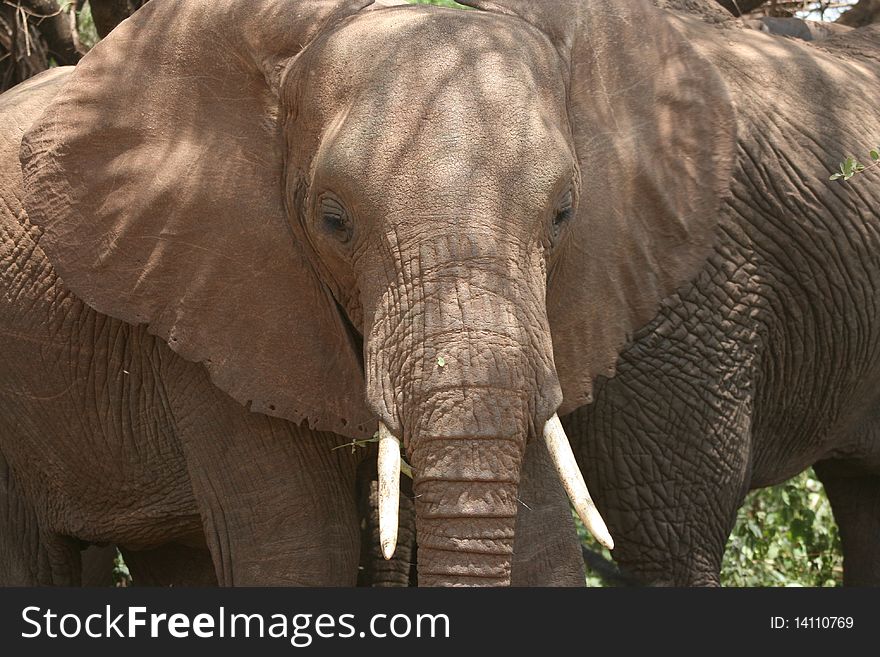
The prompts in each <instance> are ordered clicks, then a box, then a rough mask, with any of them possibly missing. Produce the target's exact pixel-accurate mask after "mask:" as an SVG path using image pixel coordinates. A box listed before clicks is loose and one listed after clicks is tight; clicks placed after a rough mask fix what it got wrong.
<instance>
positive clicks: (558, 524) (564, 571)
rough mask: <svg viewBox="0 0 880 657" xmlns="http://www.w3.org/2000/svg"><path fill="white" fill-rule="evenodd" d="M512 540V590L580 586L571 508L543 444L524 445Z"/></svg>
mask: <svg viewBox="0 0 880 657" xmlns="http://www.w3.org/2000/svg"><path fill="white" fill-rule="evenodd" d="M514 536H515V538H514V543H513V564H512V567H511V585H512V586H584V582H585V573H584V559H583V556H582V553H581V549H580V541H579V540H578V536H577V531H576V530H575V525H574V520H573V519H572V515H571V507H570V506H569V502H568V497H567V496H566V494H565V490H564V489H563V488H562V484H561V483H560V481H559V476H558V475H557V474H556V470H555V468H554V466H553V463H552V462H551V460H550V455H549V454H548V453H547V449H546V447H545V446H544V443H543V441H537V440H535V441H532V442H530V443H529V444H528V446H527V447H526V454H525V458H524V461H523V469H522V474H521V475H520V483H519V508H518V509H517V515H516V533H515V535H514Z"/></svg>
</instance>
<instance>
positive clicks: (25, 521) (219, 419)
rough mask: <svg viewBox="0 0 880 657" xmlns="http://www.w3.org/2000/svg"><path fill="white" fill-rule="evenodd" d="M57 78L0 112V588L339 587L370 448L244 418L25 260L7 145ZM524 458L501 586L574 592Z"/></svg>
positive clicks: (537, 470) (349, 558)
mask: <svg viewBox="0 0 880 657" xmlns="http://www.w3.org/2000/svg"><path fill="white" fill-rule="evenodd" d="M69 74H70V70H69V69H54V70H52V71H49V72H47V73H44V74H42V75H40V76H38V77H36V78H34V79H33V80H31V81H29V82H27V83H25V84H23V85H20V86H19V87H16V88H15V89H14V90H12V91H10V92H8V93H7V94H5V95H4V96H3V104H2V106H0V113H2V115H3V117H4V128H3V130H4V132H3V135H2V153H0V166H2V167H3V172H2V173H3V180H4V181H5V186H4V188H3V190H2V191H3V198H4V200H5V205H4V210H3V212H2V213H0V215H2V216H0V221H2V231H3V232H2V235H3V242H2V252H0V254H2V267H0V271H2V274H0V284H2V288H0V289H2V296H0V299H2V305H0V309H2V312H0V334H2V335H3V336H4V340H3V344H4V358H3V359H2V360H0V382H2V387H0V399H2V403H0V445H2V447H3V450H4V453H6V454H8V456H9V461H10V463H9V464H7V462H6V460H3V461H2V466H3V467H2V473H0V474H2V481H3V484H4V485H3V490H2V493H3V494H2V499H3V500H4V502H5V503H4V504H2V507H3V511H4V515H3V517H2V518H0V525H2V528H3V531H2V532H0V554H3V555H5V556H4V558H3V559H2V560H0V581H2V582H3V583H4V584H16V585H36V584H55V585H71V584H80V583H81V582H84V583H95V582H96V580H95V579H94V577H93V576H90V572H91V570H96V569H91V568H86V569H85V570H84V571H83V575H82V577H81V574H80V573H81V570H83V569H82V568H81V549H82V548H83V547H85V546H87V545H89V544H106V543H113V544H117V545H119V546H120V549H121V550H122V552H123V554H124V556H125V559H126V563H127V564H128V566H129V568H130V570H131V573H132V576H133V579H134V581H135V583H136V584H153V585H169V584H174V585H206V584H212V583H215V582H219V583H220V584H222V585H233V584H287V585H290V584H298V585H303V584H311V585H354V584H355V582H356V581H357V577H358V563H359V559H361V555H360V549H361V548H360V540H361V538H360V524H361V519H362V518H366V519H367V521H368V522H369V521H370V519H371V517H372V518H373V521H372V524H373V525H375V510H374V509H371V508H370V507H369V505H367V507H366V509H364V508H362V509H361V511H360V513H359V511H358V495H357V492H358V488H359V487H363V486H364V485H365V484H364V482H366V485H367V486H369V480H370V477H371V476H372V477H373V478H374V477H375V469H373V473H372V475H371V474H370V472H369V469H367V471H366V475H364V474H363V473H362V474H361V477H360V480H359V479H358V468H359V467H360V466H361V465H362V463H363V462H364V459H366V458H367V457H369V456H371V455H372V456H373V457H375V449H369V448H367V449H363V448H362V449H358V450H357V451H355V450H353V449H351V448H348V447H346V448H341V449H340V446H341V445H343V444H344V443H347V442H349V439H347V438H345V437H343V436H338V435H334V434H329V433H323V432H315V431H311V430H309V429H308V428H306V427H301V426H297V425H295V424H293V423H291V422H287V421H284V420H281V419H277V418H271V417H268V416H266V415H263V414H260V413H253V412H250V411H249V410H248V409H247V408H246V407H244V406H242V405H241V404H239V403H238V402H236V401H234V400H233V399H231V398H230V397H228V396H227V395H226V394H225V393H223V392H222V391H220V390H218V389H217V387H216V386H215V385H214V384H213V383H212V382H211V381H210V378H209V376H208V374H207V372H206V371H205V369H204V368H203V367H202V366H201V365H198V364H194V363H191V362H188V361H186V360H184V359H183V358H181V357H180V356H178V355H177V354H175V353H174V352H173V351H171V350H170V349H169V348H168V346H167V345H166V343H165V342H164V341H162V340H160V339H158V338H157V337H155V336H153V335H150V334H149V333H148V332H147V330H146V327H145V326H132V325H131V324H128V323H126V322H122V321H120V320H117V319H114V318H111V317H108V316H106V315H103V314H101V313H99V312H97V311H95V310H93V309H91V308H89V307H88V306H87V305H85V304H84V303H83V302H82V301H81V300H80V299H78V298H77V297H76V296H75V295H73V294H72V293H71V292H70V291H69V290H68V289H67V287H66V286H65V284H64V282H63V281H62V280H61V279H60V278H59V276H58V275H57V273H56V272H55V270H54V268H53V266H52V264H51V263H50V262H49V260H48V259H47V257H46V255H45V253H44V252H43V251H42V249H41V248H40V237H41V235H40V230H39V229H38V228H36V227H35V226H33V225H32V224H31V223H30V222H29V220H28V217H27V214H26V213H25V212H23V211H22V208H21V205H20V201H19V199H20V198H21V194H22V191H21V174H20V172H19V171H18V170H17V168H18V148H19V143H20V140H21V136H22V134H23V133H24V131H25V130H26V129H27V127H28V126H29V124H30V122H31V121H32V120H33V118H34V116H35V115H37V114H38V113H39V111H40V110H41V109H42V108H43V107H45V106H46V104H47V103H48V102H49V101H50V100H51V98H52V97H53V96H54V94H55V93H56V92H57V90H58V88H59V87H60V86H61V85H62V84H64V82H65V80H66V79H67V77H68V76H69ZM533 461H534V465H532V466H529V467H528V468H527V470H528V471H530V472H532V474H533V482H534V483H533V484H531V485H530V484H525V485H524V487H523V490H522V492H521V496H522V498H523V499H525V500H530V501H531V504H530V507H531V508H530V513H531V518H528V517H527V518H521V522H522V524H523V526H524V530H523V533H524V535H525V534H527V533H528V532H529V531H531V532H533V533H535V534H540V535H541V536H542V540H541V541H540V542H535V547H533V548H529V550H528V551H526V550H523V552H522V558H521V559H519V563H520V565H519V567H518V568H517V572H518V573H519V574H518V576H517V577H515V579H514V582H515V583H520V584H565V585H569V586H571V585H578V584H579V583H580V584H582V583H583V566H582V563H581V561H580V557H579V555H578V552H577V549H576V546H575V543H574V531H573V525H572V524H571V519H570V517H569V516H568V509H567V505H566V504H565V499H564V497H561V491H558V490H557V489H558V484H556V488H553V487H552V486H551V487H550V488H551V490H553V491H556V494H555V497H554V495H553V494H550V495H549V498H548V495H547V494H546V493H545V492H544V488H545V487H546V486H547V485H546V483H545V482H546V480H547V478H548V477H550V476H553V475H552V472H549V471H547V468H548V467H549V466H548V465H546V464H545V463H544V462H543V461H542V458H541V456H540V455H538V456H536V458H535V459H533ZM14 472H18V473H20V476H19V477H17V478H16V477H15V476H14V474H13V473H14ZM364 477H366V479H365V478H364ZM359 481H360V483H359ZM552 483H553V482H552V481H551V484H552ZM530 488H531V491H530ZM368 499H369V495H367V496H366V497H362V498H361V500H362V502H361V504H362V505H363V504H364V500H368ZM548 500H549V501H548ZM403 504H404V509H406V508H409V509H410V511H411V504H412V502H411V501H410V500H408V499H406V498H404V500H403ZM407 505H409V507H407ZM542 505H544V506H543V507H542ZM554 505H555V506H554ZM532 509H533V510H532ZM407 522H408V523H409V532H410V534H409V535H407V534H406V530H402V537H401V542H402V543H408V544H409V545H411V542H412V541H413V540H414V536H412V535H411V534H412V532H413V527H412V523H413V517H412V515H411V513H410V515H409V516H408V517H405V519H404V522H403V524H404V526H405V525H406V523H407ZM529 527H531V530H530V529H529ZM372 529H373V527H372V526H371V527H369V528H368V531H367V532H366V535H365V538H366V543H367V545H368V546H370V547H373V543H372V542H371V540H370V539H372V538H373V531H372ZM552 537H556V538H552ZM408 555H409V552H408V548H407V549H402V550H401V554H399V555H398V559H397V560H395V561H393V562H391V563H390V564H389V566H388V567H387V568H385V569H384V570H383V569H382V567H381V563H382V562H384V560H382V559H381V558H380V557H377V556H376V555H375V553H374V551H372V552H371V551H370V549H369V548H365V553H364V556H363V561H364V563H365V564H367V566H368V568H369V569H370V572H369V573H368V575H367V576H365V577H363V578H362V583H363V584H367V585H388V584H393V585H401V584H406V583H407V582H408V581H409V558H408ZM536 555H537V556H538V562H537V563H536V561H535V558H536ZM212 557H213V562H212ZM90 561H91V560H89V562H90ZM370 564H376V565H373V566H370ZM89 565H91V564H90V563H89ZM395 569H396V570H397V571H400V572H395ZM105 575H107V576H108V577H109V571H108V572H107V573H105ZM83 578H85V579H83Z"/></svg>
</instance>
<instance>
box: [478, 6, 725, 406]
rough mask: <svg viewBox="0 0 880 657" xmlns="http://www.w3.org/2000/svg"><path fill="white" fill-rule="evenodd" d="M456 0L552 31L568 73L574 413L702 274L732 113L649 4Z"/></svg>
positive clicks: (559, 353) (565, 261) (557, 343)
mask: <svg viewBox="0 0 880 657" xmlns="http://www.w3.org/2000/svg"><path fill="white" fill-rule="evenodd" d="M461 1H462V4H466V5H470V6H472V7H476V8H480V9H485V10H489V11H496V12H499V13H503V14H507V15H513V16H518V17H519V18H521V19H523V20H525V21H527V22H529V23H530V24H532V25H533V26H534V27H537V28H538V29H539V30H541V31H543V32H544V33H545V34H546V36H547V37H548V38H549V39H550V40H551V41H552V42H553V44H554V46H555V47H556V49H557V51H558V52H559V54H560V56H561V57H562V59H563V61H564V63H565V67H566V70H567V71H568V74H569V76H570V77H569V80H568V88H569V120H570V122H571V129H572V137H573V141H574V145H575V149H576V152H577V158H578V162H579V167H580V175H581V186H580V189H581V193H580V203H579V210H578V216H577V217H575V218H574V220H573V221H572V222H571V224H570V227H571V231H573V234H571V235H570V239H569V240H568V243H567V245H566V247H565V250H564V253H563V255H562V257H561V258H560V260H559V262H558V264H557V265H556V267H555V269H554V271H553V272H552V275H551V279H550V282H549V285H548V290H547V312H548V316H549V320H550V326H551V331H552V335H553V345H554V357H555V361H556V368H557V372H558V374H559V379H560V383H561V385H562V389H563V394H564V397H565V401H564V403H563V406H562V408H561V409H560V410H561V412H563V413H565V412H569V411H571V410H573V409H575V408H577V407H579V406H582V405H584V404H585V403H589V402H590V401H591V400H592V396H591V389H592V385H593V380H594V378H595V377H596V376H598V375H604V376H612V375H613V374H614V371H615V369H614V368H615V363H616V360H617V356H618V354H619V352H620V350H621V349H622V348H623V346H624V345H625V344H626V342H627V341H628V340H629V339H630V338H631V336H632V334H633V332H634V331H636V330H637V329H639V328H641V327H642V326H643V325H644V324H645V323H647V322H648V321H649V320H650V319H651V318H653V317H654V316H655V315H656V313H657V311H658V308H659V304H660V302H661V300H662V299H664V298H665V297H667V296H670V295H671V294H672V293H673V292H675V290H676V288H678V287H679V286H680V285H682V284H683V283H685V282H687V281H688V280H690V279H691V278H692V277H693V276H695V275H696V273H697V272H698V270H699V269H700V267H701V266H703V264H704V262H705V260H706V258H707V256H708V254H709V251H710V250H711V247H712V243H713V238H714V236H715V232H716V230H715V229H716V226H717V223H718V219H719V207H720V202H721V199H722V198H723V196H724V194H725V193H726V192H727V189H728V185H729V179H730V175H731V169H732V166H733V162H734V160H735V143H736V134H735V117H734V114H733V109H732V105H731V102H730V100H729V97H728V94H727V90H726V87H725V85H724V83H723V82H722V81H721V79H720V77H719V75H718V74H717V72H716V71H715V69H714V68H713V66H712V65H711V64H709V62H707V61H706V60H704V59H703V58H702V57H701V56H699V55H698V54H697V53H696V52H695V51H694V49H693V48H692V47H691V46H690V45H689V43H688V42H687V40H686V39H685V38H684V37H683V35H682V34H681V33H680V32H679V31H678V29H677V28H676V27H675V26H674V25H673V21H675V20H681V19H675V18H673V17H672V16H671V15H670V14H667V13H666V12H663V11H660V10H657V9H655V8H654V7H652V6H650V5H649V4H648V3H647V2H643V1H640V0H630V1H628V2H620V0H584V1H579V0H561V1H560V2H552V3H551V2H533V1H531V0H494V1H492V2H489V1H484V0H461Z"/></svg>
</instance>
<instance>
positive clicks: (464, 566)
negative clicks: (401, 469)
mask: <svg viewBox="0 0 880 657" xmlns="http://www.w3.org/2000/svg"><path fill="white" fill-rule="evenodd" d="M449 392H450V391H444V392H441V393H438V395H434V397H435V398H434V399H429V400H427V401H426V402H425V405H426V406H427V407H430V408H437V407H438V406H446V407H455V408H457V412H454V413H451V414H450V413H444V414H443V415H442V416H441V417H437V416H434V417H433V420H434V421H433V422H432V421H431V419H432V418H430V417H429V418H428V421H427V422H426V423H425V424H426V425H427V426H420V427H419V429H418V432H417V435H414V436H413V449H412V450H411V453H410V458H411V460H412V465H413V471H414V480H413V492H414V493H415V496H416V498H415V502H416V505H415V506H416V534H417V537H418V544H419V583H420V585H423V586H507V585H509V584H510V568H511V560H512V556H513V539H514V527H515V525H516V514H517V504H518V502H517V490H518V488H519V477H520V470H521V466H522V460H523V454H524V452H525V445H526V437H527V431H528V422H527V417H526V408H525V405H524V404H523V403H522V398H521V395H519V394H517V393H516V392H514V391H510V392H502V391H497V390H496V391H492V394H491V396H490V395H489V394H487V391H486V390H467V389H465V390H462V389H457V390H455V391H454V393H453V394H452V395H450V394H449ZM437 397H440V399H437ZM467 400H471V401H470V403H469V401H467ZM490 406H491V408H490ZM475 417H480V418H483V420H482V421H475Z"/></svg>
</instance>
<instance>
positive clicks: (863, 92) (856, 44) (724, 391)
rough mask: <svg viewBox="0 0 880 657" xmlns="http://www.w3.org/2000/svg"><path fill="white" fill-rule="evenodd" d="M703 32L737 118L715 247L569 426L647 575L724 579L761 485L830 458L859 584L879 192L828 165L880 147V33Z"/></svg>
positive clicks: (879, 412)
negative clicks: (726, 557)
mask: <svg viewBox="0 0 880 657" xmlns="http://www.w3.org/2000/svg"><path fill="white" fill-rule="evenodd" d="M686 25H687V27H685V28H684V29H687V30H688V34H689V38H690V39H691V40H692V42H694V43H698V44H700V49H701V51H702V52H704V53H705V54H706V55H707V56H708V57H709V58H710V59H711V61H713V62H714V63H715V64H716V66H717V68H718V70H720V71H721V72H722V75H723V77H724V78H725V81H726V82H727V84H728V86H729V88H730V89H731V92H732V93H731V98H732V99H733V103H734V105H735V107H736V110H737V117H738V134H739V146H738V166H737V168H736V170H735V172H734V174H733V177H732V184H731V194H730V195H729V196H728V197H727V198H726V200H725V201H724V204H723V207H722V210H721V214H720V217H719V226H718V239H717V243H716V246H715V248H714V251H713V253H712V254H711V255H710V257H709V258H708V260H707V262H706V264H705V266H704V268H703V269H702V271H701V272H700V273H699V274H698V275H697V276H696V277H695V279H694V280H693V281H692V282H691V283H689V284H688V285H686V286H684V287H683V288H681V289H680V290H679V291H678V293H677V294H675V295H674V296H672V297H670V298H668V299H667V300H665V301H664V303H663V304H662V307H661V309H660V312H659V313H658V315H657V316H656V317H655V318H654V319H653V320H652V321H651V322H649V323H648V324H647V325H646V326H645V327H643V328H641V329H640V330H638V331H637V332H636V333H635V334H634V335H633V338H632V341H631V342H630V343H629V344H628V346H627V347H626V348H625V350H624V351H623V352H622V354H621V359H620V361H619V363H618V367H617V372H616V375H615V376H614V378H608V379H603V380H601V381H600V383H599V385H598V386H597V392H596V399H595V402H594V403H593V404H592V405H590V406H585V407H583V408H581V409H578V410H577V411H576V412H575V413H574V414H572V415H571V416H569V417H567V418H565V424H566V428H567V429H568V433H569V435H573V434H574V435H577V437H578V439H577V445H578V447H577V451H578V455H579V459H580V462H581V465H582V467H583V468H584V470H585V473H586V476H587V478H588V480H589V481H591V482H597V483H596V484H595V485H596V486H597V489H596V491H595V492H596V496H597V503H598V505H599V508H600V509H601V510H602V512H603V514H604V515H605V517H606V519H607V520H608V522H609V527H610V529H611V531H612V534H613V535H614V537H615V539H616V542H617V546H616V549H615V552H614V555H615V558H616V559H617V560H618V562H619V563H620V564H621V565H622V566H623V568H625V569H626V570H627V571H628V572H630V573H631V574H633V575H635V576H637V577H639V578H640V579H641V580H642V581H644V582H646V583H655V584H666V585H679V586H681V585H717V584H718V583H719V579H718V578H719V571H720V567H721V558H722V554H723V551H724V546H725V543H726V541H727V537H728V535H729V532H730V530H731V529H732V527H733V523H734V521H735V517H736V510H737V509H738V507H739V506H740V504H741V503H742V500H743V498H744V496H745V494H746V493H747V492H748V491H749V490H750V489H753V488H758V487H763V486H768V485H772V484H776V483H779V482H781V481H784V480H785V479H788V478H789V477H791V476H793V475H795V474H797V473H799V472H801V471H802V470H804V469H806V468H807V467H809V466H811V465H814V464H815V465H816V472H817V473H818V475H819V477H820V478H821V480H822V481H823V483H824V484H825V487H826V491H827V493H828V496H829V499H830V501H831V504H832V507H833V510H834V514H835V518H836V520H837V522H838V524H839V526H840V531H841V537H842V540H843V550H844V564H845V576H844V581H845V583H847V584H859V585H878V584H880V559H878V557H877V554H878V553H880V552H878V551H880V424H878V421H880V385H878V384H880V303H878V302H880V216H878V210H880V187H878V185H877V183H876V177H872V178H869V177H868V175H866V176H865V177H864V179H861V180H859V179H853V180H852V181H850V182H849V183H848V184H838V183H833V182H829V181H828V173H830V172H831V171H833V169H834V163H835V162H836V161H838V160H840V159H842V156H843V154H844V153H846V152H858V149H859V144H861V145H862V148H861V149H862V150H867V147H869V146H873V145H875V143H878V142H880V117H878V111H877V108H876V106H872V104H871V101H869V100H868V98H870V97H871V95H872V94H873V91H871V90H872V89H877V88H878V83H880V69H878V66H877V54H878V51H880V31H878V30H877V29H876V28H874V29H873V31H871V30H870V29H869V30H867V31H864V32H863V33H861V34H858V33H852V34H851V35H844V36H842V37H837V39H838V43H837V44H836V46H838V47H839V49H838V50H834V49H831V48H829V49H828V50H825V51H819V50H816V49H813V48H811V47H809V46H807V45H801V44H797V43H794V42H791V41H788V40H782V39H773V38H771V37H767V36H763V35H760V36H758V35H754V36H753V35H751V34H749V33H747V32H739V31H733V30H732V31H722V32H720V33H719V32H718V31H715V30H716V28H711V27H706V26H704V25H703V24H700V23H697V22H690V21H688V22H686ZM713 38H715V39H717V44H720V45H717V44H713V43H712V39H713ZM840 46H842V47H840ZM771 52H772V53H773V55H772V57H771V58H769V59H762V60H761V62H760V63H759V62H758V61H757V59H756V57H758V55H757V54H758V53H771ZM770 90H772V93H768V92H769V91H770Z"/></svg>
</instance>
